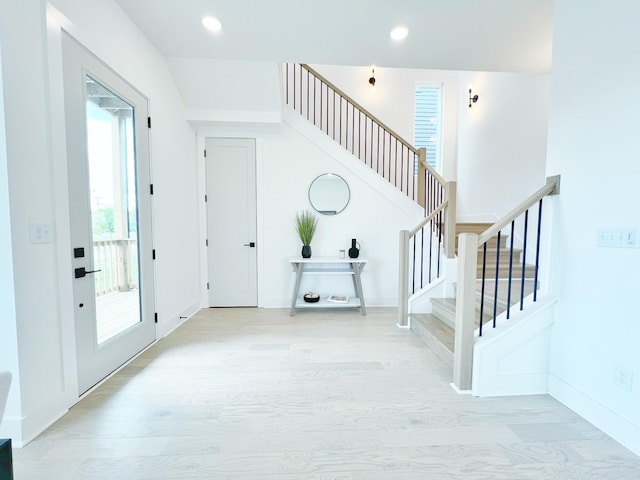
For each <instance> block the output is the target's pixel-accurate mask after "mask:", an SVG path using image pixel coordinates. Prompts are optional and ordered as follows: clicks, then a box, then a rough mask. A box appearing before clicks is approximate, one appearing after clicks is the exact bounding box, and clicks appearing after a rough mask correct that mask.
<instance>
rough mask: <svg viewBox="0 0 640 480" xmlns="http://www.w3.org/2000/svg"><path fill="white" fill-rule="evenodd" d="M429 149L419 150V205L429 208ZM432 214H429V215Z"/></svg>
mask: <svg viewBox="0 0 640 480" xmlns="http://www.w3.org/2000/svg"><path fill="white" fill-rule="evenodd" d="M426 164H427V149H426V148H424V147H422V148H419V149H418V199H417V201H418V205H420V206H421V207H422V208H426V207H427V167H425V165H426ZM429 213H431V212H427V215H428V214H429Z"/></svg>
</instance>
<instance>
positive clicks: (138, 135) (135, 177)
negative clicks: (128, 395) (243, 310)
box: [63, 35, 156, 393]
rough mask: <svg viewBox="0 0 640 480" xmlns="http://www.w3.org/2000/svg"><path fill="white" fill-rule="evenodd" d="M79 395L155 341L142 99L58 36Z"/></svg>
mask: <svg viewBox="0 0 640 480" xmlns="http://www.w3.org/2000/svg"><path fill="white" fill-rule="evenodd" d="M63 58H64V92H65V116H66V135H67V139H66V140H67V165H68V179H69V218H70V225H71V232H70V233H71V242H72V247H73V252H72V253H73V274H74V280H73V295H74V302H75V305H74V314H75V326H76V328H75V330H76V354H77V361H78V384H79V390H80V393H82V392H85V391H87V390H88V389H89V388H91V387H92V386H93V385H95V384H96V383H98V382H99V381H100V380H101V379H103V378H104V377H106V376H107V375H108V374H109V373H111V372H112V371H114V370H115V369H117V368H118V367H119V366H120V365H122V364H124V363H125V362H126V361H127V360H129V359H130V358H132V357H133V356H134V355H135V354H136V353H138V352H139V351H141V350H142V349H144V348H145V347H146V346H147V345H149V344H150V343H151V342H153V341H154V340H155V338H156V329H155V319H154V310H155V308H154V293H153V264H152V239H151V235H152V232H151V197H150V192H149V185H150V161H149V133H148V127H147V99H146V98H145V97H144V96H143V95H142V94H141V93H140V92H139V91H137V90H136V89H135V88H133V87H132V86H131V85H130V84H128V83H127V82H126V81H125V80H123V79H122V78H121V77H120V76H118V75H117V74H116V73H115V72H113V71H112V70H111V69H109V68H108V67H107V66H106V65H104V64H103V63H102V62H101V61H100V60H99V59H97V58H96V57H95V56H93V55H92V54H91V53H90V52H89V51H88V50H86V49H85V48H83V47H82V46H81V45H80V44H78V43H77V42H76V41H75V40H73V39H72V38H71V37H69V36H67V35H63Z"/></svg>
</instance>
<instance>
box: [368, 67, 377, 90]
mask: <svg viewBox="0 0 640 480" xmlns="http://www.w3.org/2000/svg"><path fill="white" fill-rule="evenodd" d="M369 85H371V86H372V87H375V86H376V77H375V69H373V68H372V69H371V77H369Z"/></svg>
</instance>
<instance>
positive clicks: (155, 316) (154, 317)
mask: <svg viewBox="0 0 640 480" xmlns="http://www.w3.org/2000/svg"><path fill="white" fill-rule="evenodd" d="M153 319H154V320H155V322H156V323H158V312H156V313H154V314H153Z"/></svg>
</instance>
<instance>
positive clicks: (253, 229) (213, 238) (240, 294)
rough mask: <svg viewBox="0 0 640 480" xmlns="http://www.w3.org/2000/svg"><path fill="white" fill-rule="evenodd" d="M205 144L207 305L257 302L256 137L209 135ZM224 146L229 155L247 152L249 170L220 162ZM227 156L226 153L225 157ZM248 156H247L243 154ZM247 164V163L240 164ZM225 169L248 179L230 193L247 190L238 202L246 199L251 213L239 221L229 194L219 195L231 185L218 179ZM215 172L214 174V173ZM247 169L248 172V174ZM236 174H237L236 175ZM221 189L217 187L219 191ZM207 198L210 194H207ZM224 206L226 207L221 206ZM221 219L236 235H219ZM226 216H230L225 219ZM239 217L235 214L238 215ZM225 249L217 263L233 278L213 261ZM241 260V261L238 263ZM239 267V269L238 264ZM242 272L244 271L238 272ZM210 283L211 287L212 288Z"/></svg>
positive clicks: (251, 303)
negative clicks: (220, 272)
mask: <svg viewBox="0 0 640 480" xmlns="http://www.w3.org/2000/svg"><path fill="white" fill-rule="evenodd" d="M205 148H206V149H207V150H208V154H207V155H206V158H205V172H204V173H205V188H206V189H207V191H206V196H208V201H207V202H206V205H205V214H206V236H207V240H206V241H205V244H207V245H208V246H207V255H206V260H207V263H206V265H207V267H206V268H207V274H208V275H207V276H208V280H207V288H208V294H207V306H222V307H229V306H257V305H258V254H257V252H258V250H259V248H258V245H259V243H258V241H257V236H258V232H257V204H258V202H257V158H256V140H255V139H254V138H235V137H234V138H229V137H207V138H205ZM217 148H219V149H223V150H224V151H227V152H228V154H229V155H232V156H233V157H235V155H237V154H240V155H242V154H243V153H241V152H247V153H248V157H246V159H247V161H248V162H249V163H248V165H247V166H248V167H249V168H248V170H246V171H243V170H238V169H237V168H235V167H234V168H232V169H231V170H229V166H232V165H233V164H229V163H216V158H217V157H216V153H215V152H216V149H217ZM225 159H226V157H225ZM243 159H244V157H243ZM240 168H243V167H240ZM216 169H217V171H221V170H224V174H225V175H227V174H230V175H236V176H237V175H241V176H242V179H243V180H245V181H248V183H245V184H244V186H245V187H246V190H245V189H244V188H240V186H239V188H240V190H238V189H236V188H231V189H229V191H228V194H229V195H231V196H234V195H236V194H237V193H239V192H244V193H246V196H245V195H241V196H240V197H238V196H237V195H236V200H237V202H238V203H243V202H246V203H243V204H244V205H245V206H246V207H247V210H246V212H247V214H248V216H247V217H243V218H239V219H238V221H237V222H236V221H234V220H230V219H229V217H228V213H229V212H228V211H227V210H231V209H227V208H226V205H228V201H227V198H226V196H225V198H218V192H219V191H220V189H226V188H227V187H228V186H229V185H228V184H227V182H225V181H224V180H223V181H222V182H220V181H218V177H217V176H216V175H215V172H216ZM212 173H213V175H212ZM245 173H246V176H245ZM234 178H235V177H234ZM216 190H217V191H216ZM205 198H206V197H205ZM221 207H222V208H221ZM212 217H216V218H217V219H221V220H222V221H223V222H225V221H226V222H227V223H225V225H232V227H233V228H231V229H229V230H230V234H231V235H233V234H234V233H235V235H236V238H232V237H225V235H219V232H218V231H217V230H216V227H215V226H214V225H212V222H213V218H212ZM225 217H226V220H225ZM234 219H235V217H234ZM218 251H223V252H224V253H223V254H222V255H218V256H217V257H216V258H217V259H218V260H219V261H218V262H217V265H222V268H223V269H224V271H225V272H226V274H227V275H228V276H229V279H226V278H225V279H223V278H221V277H220V276H217V275H215V274H214V272H215V270H216V265H214V264H213V258H212V253H216V252H218ZM229 255H233V257H234V260H233V262H232V263H233V264H232V265H230V264H229V263H228V256H229ZM236 264H237V265H236ZM236 266H237V267H238V269H235V267H236ZM237 272H240V274H237ZM242 272H247V273H249V276H248V277H247V276H244V275H242ZM209 286H210V289H209ZM245 288H246V289H245Z"/></svg>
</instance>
